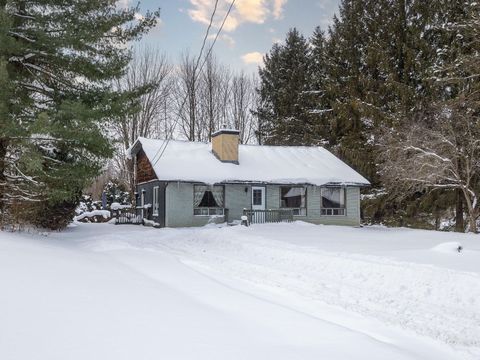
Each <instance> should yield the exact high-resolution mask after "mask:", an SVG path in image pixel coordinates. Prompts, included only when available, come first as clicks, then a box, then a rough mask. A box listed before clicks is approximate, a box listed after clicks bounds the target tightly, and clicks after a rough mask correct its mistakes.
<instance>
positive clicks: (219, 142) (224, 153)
mask: <svg viewBox="0 0 480 360" xmlns="http://www.w3.org/2000/svg"><path fill="white" fill-rule="evenodd" d="M239 135H240V131H238V130H232V129H220V130H218V131H216V132H214V133H213V134H212V152H213V154H214V155H215V156H216V157H217V158H218V160H220V161H222V162H228V163H233V164H238V144H239V142H240V137H239Z"/></svg>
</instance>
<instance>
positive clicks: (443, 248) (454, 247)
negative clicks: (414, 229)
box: [432, 241, 463, 254]
mask: <svg viewBox="0 0 480 360" xmlns="http://www.w3.org/2000/svg"><path fill="white" fill-rule="evenodd" d="M432 250H433V251H437V252H440V253H457V254H458V253H460V252H462V250H463V246H462V245H461V244H460V243H459V242H456V241H452V242H446V243H441V244H438V245H437V246H434V247H433V248H432Z"/></svg>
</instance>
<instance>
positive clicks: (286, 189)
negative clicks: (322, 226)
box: [280, 186, 307, 216]
mask: <svg viewBox="0 0 480 360" xmlns="http://www.w3.org/2000/svg"><path fill="white" fill-rule="evenodd" d="M306 198H307V197H306V189H305V188H304V187H298V186H297V187H295V186H282V187H280V207H281V208H285V209H293V215H296V216H305V215H306V214H307V208H306V203H307V201H306Z"/></svg>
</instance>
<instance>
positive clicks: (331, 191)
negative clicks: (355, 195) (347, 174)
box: [321, 187, 346, 216]
mask: <svg viewBox="0 0 480 360" xmlns="http://www.w3.org/2000/svg"><path fill="white" fill-rule="evenodd" d="M321 201H322V204H321V205H322V210H321V211H322V215H323V216H344V215H346V210H345V188H343V187H325V188H322V198H321Z"/></svg>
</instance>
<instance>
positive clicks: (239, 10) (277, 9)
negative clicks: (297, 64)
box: [123, 0, 287, 32]
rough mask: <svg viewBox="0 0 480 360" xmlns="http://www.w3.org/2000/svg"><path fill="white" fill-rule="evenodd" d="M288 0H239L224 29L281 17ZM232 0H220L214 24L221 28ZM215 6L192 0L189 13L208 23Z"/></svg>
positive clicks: (211, 2)
mask: <svg viewBox="0 0 480 360" xmlns="http://www.w3.org/2000/svg"><path fill="white" fill-rule="evenodd" d="M123 1H126V0H123ZM286 2H287V0H237V1H236V2H235V5H234V7H233V9H232V11H231V13H230V15H229V16H228V18H227V20H226V21H225V25H224V27H223V30H224V31H226V32H232V31H234V30H235V29H236V28H237V27H238V26H239V25H241V24H242V23H254V24H263V23H265V21H267V20H268V18H269V17H273V18H274V19H280V18H281V17H282V16H283V7H284V5H285V3H286ZM230 4H231V2H230V0H220V1H219V2H218V6H217V11H216V14H215V17H214V20H213V26H214V27H215V28H217V29H218V28H220V26H221V24H222V22H223V19H224V18H225V16H226V14H227V12H228V8H229V7H230ZM214 6H215V0H190V8H189V9H188V10H187V13H188V15H189V16H190V18H191V19H192V20H193V21H196V22H199V23H202V24H205V25H208V24H209V23H210V17H211V15H212V11H213V9H214Z"/></svg>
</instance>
